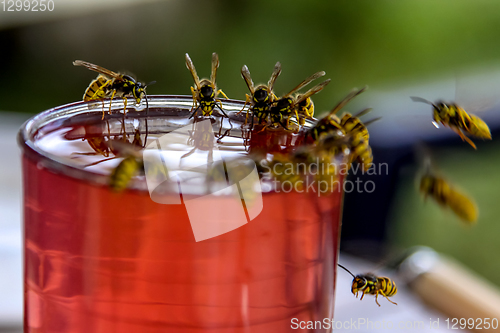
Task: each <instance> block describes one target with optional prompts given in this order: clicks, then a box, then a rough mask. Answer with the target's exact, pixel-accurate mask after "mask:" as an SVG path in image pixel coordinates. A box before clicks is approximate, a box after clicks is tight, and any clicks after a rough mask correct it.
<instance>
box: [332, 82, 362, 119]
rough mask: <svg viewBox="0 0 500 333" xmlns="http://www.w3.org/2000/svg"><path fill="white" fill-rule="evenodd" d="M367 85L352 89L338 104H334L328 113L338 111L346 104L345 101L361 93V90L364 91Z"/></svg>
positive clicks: (347, 101)
mask: <svg viewBox="0 0 500 333" xmlns="http://www.w3.org/2000/svg"><path fill="white" fill-rule="evenodd" d="M367 88H368V87H367V86H364V87H363V88H361V89H359V90H358V89H353V90H352V91H351V92H350V93H349V94H348V95H347V96H346V97H345V98H344V99H343V100H341V101H340V102H339V104H337V105H335V107H334V108H333V109H332V110H331V111H330V113H329V114H330V115H332V114H336V113H337V112H339V111H340V109H342V108H343V107H344V106H346V104H347V103H349V102H350V101H351V100H352V99H353V98H354V97H356V96H358V95H359V94H361V93H362V92H363V91H365V90H366V89H367Z"/></svg>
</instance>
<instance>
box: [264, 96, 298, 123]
mask: <svg viewBox="0 0 500 333" xmlns="http://www.w3.org/2000/svg"><path fill="white" fill-rule="evenodd" d="M274 104H275V105H274V106H271V109H270V113H269V116H270V120H271V125H272V126H279V125H281V126H283V127H284V128H285V129H288V124H289V120H290V116H291V115H292V114H293V113H296V110H294V100H293V98H292V97H284V98H280V99H278V100H277V101H275V102H274ZM297 117H298V116H297Z"/></svg>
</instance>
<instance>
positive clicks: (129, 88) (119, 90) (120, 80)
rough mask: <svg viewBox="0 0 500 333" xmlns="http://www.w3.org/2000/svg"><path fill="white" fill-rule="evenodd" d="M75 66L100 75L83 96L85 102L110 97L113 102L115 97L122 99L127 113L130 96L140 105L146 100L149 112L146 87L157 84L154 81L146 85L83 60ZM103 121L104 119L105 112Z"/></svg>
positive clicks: (128, 76)
mask: <svg viewBox="0 0 500 333" xmlns="http://www.w3.org/2000/svg"><path fill="white" fill-rule="evenodd" d="M73 65H75V66H83V67H86V68H88V69H90V70H91V71H94V72H98V73H99V75H98V76H97V78H96V79H94V80H93V81H92V82H90V85H89V86H88V88H87V89H86V90H85V94H84V95H83V100H84V101H85V102H87V101H96V100H103V99H104V98H107V97H109V98H110V100H113V98H115V97H122V98H123V103H124V109H123V111H124V113H125V112H126V110H127V96H129V97H133V98H134V99H135V101H136V103H137V104H140V103H141V101H142V99H143V98H144V99H145V100H146V111H147V110H148V99H147V96H146V87H147V86H148V85H151V84H153V83H155V82H154V81H153V82H150V83H149V84H144V83H142V82H139V81H136V80H135V79H134V78H133V77H131V76H130V75H124V74H120V73H115V72H113V71H110V70H109V69H106V68H103V67H101V66H98V65H94V64H91V63H89V62H86V61H82V60H75V61H73ZM103 103H104V102H103ZM109 113H110V114H111V103H110V104H109ZM102 119H104V110H103V113H102Z"/></svg>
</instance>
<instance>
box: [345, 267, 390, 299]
mask: <svg viewBox="0 0 500 333" xmlns="http://www.w3.org/2000/svg"><path fill="white" fill-rule="evenodd" d="M351 292H352V293H353V294H354V295H356V297H358V293H361V298H360V299H363V297H364V296H365V294H370V295H375V302H376V303H377V305H378V306H380V304H379V303H378V295H379V294H380V295H382V296H384V297H385V298H387V300H388V301H389V302H391V303H393V304H396V303H394V302H393V301H391V300H390V299H389V297H390V296H394V295H396V293H397V292H398V288H397V286H396V283H395V282H394V281H393V280H391V279H389V278H388V277H385V276H379V277H378V276H375V275H373V274H370V273H367V274H359V275H356V276H355V277H354V279H353V280H352V287H351Z"/></svg>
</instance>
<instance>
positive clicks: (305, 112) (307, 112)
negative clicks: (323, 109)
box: [297, 96, 314, 126]
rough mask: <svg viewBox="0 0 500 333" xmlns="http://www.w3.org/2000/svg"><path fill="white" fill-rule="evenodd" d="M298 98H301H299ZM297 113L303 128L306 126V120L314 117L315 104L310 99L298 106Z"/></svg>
mask: <svg viewBox="0 0 500 333" xmlns="http://www.w3.org/2000/svg"><path fill="white" fill-rule="evenodd" d="M298 97H299V96H297V98H298ZM297 113H298V115H299V119H298V121H299V125H301V126H304V125H305V123H306V119H310V118H312V117H313V116H314V103H313V101H312V99H311V98H310V97H308V98H306V99H305V100H303V101H302V102H300V103H299V104H297Z"/></svg>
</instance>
